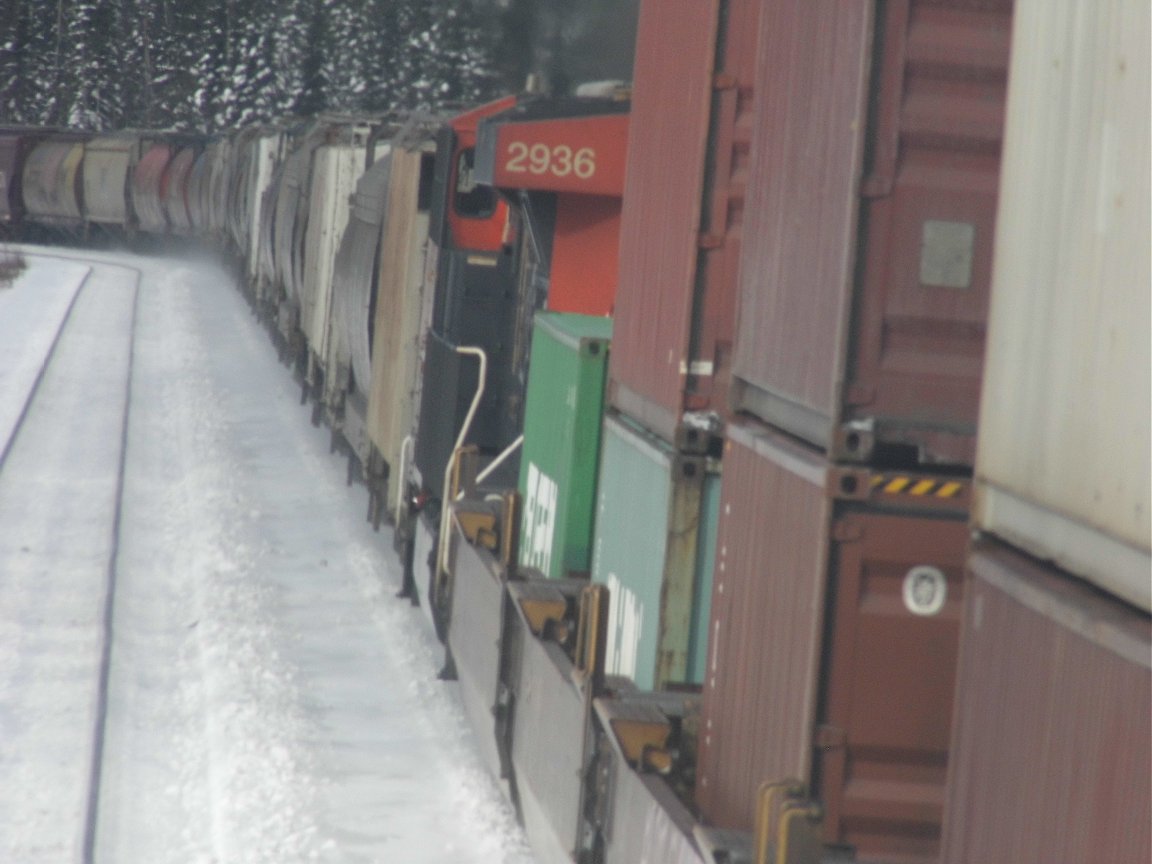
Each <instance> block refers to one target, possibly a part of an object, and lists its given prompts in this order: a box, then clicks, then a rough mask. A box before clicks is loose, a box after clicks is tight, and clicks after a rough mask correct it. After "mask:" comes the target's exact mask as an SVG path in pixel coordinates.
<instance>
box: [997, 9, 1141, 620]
mask: <svg viewBox="0 0 1152 864" xmlns="http://www.w3.org/2000/svg"><path fill="white" fill-rule="evenodd" d="M1016 16H1017V27H1016V28H1015V31H1014V36H1013V40H1014V41H1013V45H1012V76H1011V92H1010V94H1009V100H1008V120H1007V138H1006V145H1005V156H1004V172H1003V178H1002V189H1003V191H1002V197H1001V208H1000V215H999V226H998V236H997V244H996V272H995V275H994V278H993V293H992V311H991V330H990V334H989V344H988V357H987V361H986V366H987V372H986V378H985V384H984V386H985V394H984V413H983V416H982V418H981V430H980V441H979V454H978V459H977V478H978V484H977V494H976V509H975V517H976V521H977V523H978V524H979V525H980V527H982V528H984V529H985V530H987V531H989V532H991V533H994V534H996V535H997V536H999V537H1001V538H1002V539H1004V540H1006V541H1008V542H1010V543H1011V544H1013V545H1015V546H1018V547H1021V548H1023V549H1025V550H1026V551H1028V552H1030V553H1031V554H1033V555H1036V556H1038V557H1040V558H1043V559H1048V560H1051V561H1054V562H1055V563H1056V564H1057V565H1058V566H1059V567H1061V568H1063V569H1065V570H1068V571H1070V572H1072V573H1075V574H1077V575H1080V576H1083V577H1085V578H1087V579H1090V580H1091V581H1093V582H1094V583H1095V584H1097V585H1098V586H1100V587H1101V588H1103V589H1104V590H1106V591H1110V592H1112V593H1113V594H1115V595H1117V596H1118V597H1121V598H1123V599H1124V600H1126V601H1127V602H1129V603H1133V604H1135V605H1136V606H1138V607H1139V608H1141V609H1143V610H1144V611H1146V612H1147V611H1149V610H1152V580H1150V579H1149V573H1152V556H1150V554H1149V549H1150V547H1152V543H1150V541H1152V523H1150V520H1149V513H1150V512H1152V500H1150V497H1149V491H1150V490H1149V486H1150V482H1152V481H1150V478H1152V466H1150V463H1149V454H1150V453H1152V441H1150V432H1149V416H1150V415H1152V407H1150V394H1152V372H1150V370H1152V357H1150V344H1152V340H1150V339H1149V330H1148V322H1149V319H1150V317H1152V302H1150V293H1152V292H1149V284H1152V265H1150V257H1152V245H1150V244H1149V239H1148V238H1149V236H1152V226H1150V216H1149V207H1148V201H1149V197H1150V191H1149V189H1150V184H1149V165H1150V162H1152V159H1150V156H1149V153H1150V142H1149V126H1150V124H1149V104H1150V102H1152V94H1150V85H1149V44H1150V24H1149V5H1148V3H1147V2H1143V0H1106V2H1096V3H1092V4H1089V5H1088V6H1084V5H1083V4H1080V3H1075V2H1071V0H1059V2H1047V0H1044V2H1034V0H1020V2H1018V3H1017V10H1016ZM1053 142H1060V143H1059V146H1054V145H1053Z"/></svg>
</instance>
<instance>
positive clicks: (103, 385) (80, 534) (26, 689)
mask: <svg viewBox="0 0 1152 864" xmlns="http://www.w3.org/2000/svg"><path fill="white" fill-rule="evenodd" d="M38 257H44V258H52V259H57V260H58V261H59V262H61V279H62V280H64V281H63V282H62V284H61V285H53V286H50V287H48V288H45V290H44V291H42V292H39V293H40V294H41V295H43V296H38V297H36V298H35V299H36V300H37V301H42V304H43V305H42V306H41V307H39V308H38V309H35V310H33V311H32V312H31V313H28V309H31V306H29V307H28V309H25V310H24V312H23V313H21V314H35V315H39V316H40V318H39V320H38V321H36V322H32V321H27V322H24V325H23V326H27V327H28V328H29V329H27V330H25V331H24V336H26V337H27V344H25V345H23V346H22V347H21V350H20V353H19V356H20V358H21V360H20V364H19V365H16V364H11V365H6V366H5V367H4V369H3V371H0V383H3V384H4V385H5V386H4V387H3V388H0V395H3V396H4V405H5V406H6V407H5V410H4V412H3V413H0V588H2V591H0V656H3V658H4V662H3V664H0V667H2V668H0V704H2V705H3V706H5V707H4V708H3V709H0V766H2V767H3V772H2V773H4V774H5V775H6V780H5V784H4V788H3V789H2V790H0V808H3V809H5V810H6V811H7V812H11V813H16V814H19V817H20V823H19V824H23V825H24V826H26V830H24V831H22V832H21V838H22V839H19V840H15V841H9V842H10V843H12V842H15V843H17V844H19V845H17V847H16V848H11V847H9V848H7V849H5V850H4V851H5V852H7V853H8V854H15V855H18V856H20V860H27V861H49V860H51V861H82V862H84V864H89V862H92V861H93V860H94V855H95V842H96V827H97V823H98V820H99V814H100V797H101V780H102V775H103V766H104V756H105V745H104V741H105V736H106V732H107V728H106V725H107V717H108V682H109V678H110V676H111V670H112V665H113V663H114V659H115V658H114V656H113V643H114V639H113V635H114V634H113V613H114V610H115V607H116V602H117V597H116V593H117V558H118V552H119V545H120V513H121V505H122V501H123V491H124V477H125V462H126V458H127V440H128V439H127V433H128V418H129V413H130V409H131V382H132V374H133V342H134V336H135V327H136V307H137V300H138V295H139V285H140V279H139V273H133V274H132V276H131V278H129V279H125V276H124V273H123V272H115V271H117V270H119V271H124V270H125V269H126V268H122V267H121V268H112V267H109V266H106V265H100V264H84V265H81V264H79V263H77V262H76V261H75V259H71V258H68V257H66V256H38ZM69 280H71V281H69ZM14 290H19V287H17V289H14ZM19 299H20V298H14V297H13V296H12V295H10V296H9V297H7V298H4V297H0V301H4V302H6V303H7V304H8V306H9V307H19ZM21 308H23V307H21ZM46 309H47V310H48V311H45V310H46ZM53 315H58V316H59V317H58V320H56V321H55V322H53V320H52V316H53ZM45 316H47V317H45ZM12 321H13V319H12V318H11V317H10V318H9V325H8V326H13V324H12V323H11V322H12ZM17 329H19V328H17ZM13 332H15V331H13ZM12 341H13V340H11V339H8V342H9V344H10V345H11V343H12ZM45 753H51V754H52V756H53V757H54V758H51V759H49V760H47V761H45V760H44V759H43V758H42V757H43V755H44V754H45ZM45 765H47V766H48V767H47V768H45ZM28 829H30V830H28ZM0 845H2V844H0Z"/></svg>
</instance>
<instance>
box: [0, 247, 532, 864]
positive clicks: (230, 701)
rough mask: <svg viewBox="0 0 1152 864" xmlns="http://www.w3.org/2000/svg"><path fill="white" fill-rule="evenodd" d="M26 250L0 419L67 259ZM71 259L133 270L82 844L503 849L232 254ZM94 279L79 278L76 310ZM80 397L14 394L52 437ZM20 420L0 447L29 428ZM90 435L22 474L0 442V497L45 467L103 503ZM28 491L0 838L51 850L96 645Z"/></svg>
mask: <svg viewBox="0 0 1152 864" xmlns="http://www.w3.org/2000/svg"><path fill="white" fill-rule="evenodd" d="M77 254H78V253H77ZM87 257H93V256H87ZM29 260H30V263H31V265H32V266H31V267H30V270H29V272H28V273H27V274H25V276H23V277H22V278H21V279H20V281H18V282H17V284H16V285H15V286H14V287H13V288H10V289H0V357H2V358H3V364H2V365H0V422H7V423H8V424H9V426H11V425H12V423H11V421H9V420H7V419H6V418H8V417H9V416H10V415H12V412H13V411H14V410H15V411H17V412H18V409H14V408H13V405H12V404H10V403H15V402H19V401H20V399H21V397H20V395H19V394H20V393H23V392H27V390H28V387H29V385H28V384H27V380H28V373H27V371H26V367H27V362H26V361H27V358H28V357H29V356H35V354H36V353H37V352H39V353H40V356H44V353H45V349H44V348H43V345H44V344H45V342H44V340H46V339H47V340H48V342H49V343H50V342H51V336H52V335H54V329H53V328H52V326H51V323H50V322H52V320H53V316H56V320H59V315H58V314H57V312H53V311H52V309H57V310H66V308H67V303H68V302H71V301H70V299H68V300H67V301H65V300H64V299H62V298H65V297H66V296H67V290H66V289H65V288H62V287H61V286H64V285H66V284H68V282H69V280H71V282H72V284H73V285H75V284H77V283H78V281H79V280H80V279H82V278H83V276H82V275H79V274H82V273H83V270H82V269H77V267H78V265H75V264H61V263H59V262H57V263H51V261H50V259H47V258H38V257H36V256H32V257H30V259H29ZM108 264H113V265H118V266H113V267H109V266H107V265H108ZM91 266H92V268H93V273H94V274H99V275H100V277H101V280H107V279H115V278H120V279H122V280H124V281H125V282H126V283H130V282H131V281H132V280H133V279H134V276H133V275H132V274H131V271H130V269H125V268H138V269H139V270H140V271H142V278H141V281H140V294H139V301H138V308H137V326H136V328H135V337H134V341H133V343H132V350H133V352H134V357H133V363H132V367H131V376H130V379H131V389H130V405H131V410H130V412H129V416H128V427H127V437H126V442H127V449H126V457H125V471H124V478H123V483H124V486H123V507H122V512H121V517H120V524H119V531H118V533H116V538H117V539H118V543H119V548H118V552H117V553H116V554H115V557H114V569H115V576H116V582H117V593H116V600H115V607H114V616H113V621H114V628H113V629H114V637H113V643H112V652H111V656H112V664H111V674H110V678H109V700H108V719H107V732H106V735H105V737H104V741H103V770H102V772H101V791H100V796H99V799H98V806H97V808H96V835H95V836H96V843H95V847H96V860H98V861H104V862H114V864H133V862H141V864H143V862H148V864H157V862H181V864H189V862H191V864H201V862H202V864H209V862H220V864H233V862H259V864H290V862H296V861H301V862H304V861H325V862H350V864H351V862H405V864H407V862H416V864H419V862H428V864H439V862H453V864H458V862H477V864H489V862H508V864H513V862H515V864H524V862H527V861H528V860H529V856H528V853H527V852H526V850H525V847H524V845H523V841H522V839H521V835H520V832H519V830H518V829H517V828H516V826H515V824H514V821H513V817H512V815H511V812H510V810H509V808H508V807H507V806H506V804H505V802H504V800H503V798H502V797H501V796H500V794H499V792H498V790H497V789H496V786H495V784H494V783H493V781H491V780H490V778H489V777H488V776H487V775H486V774H485V773H484V772H483V770H482V768H481V767H480V764H479V762H478V760H477V757H476V754H475V744H474V742H473V740H472V738H471V733H470V732H469V731H468V729H467V726H466V725H465V721H464V718H463V712H462V710H461V707H460V705H459V701H458V698H457V696H456V692H455V685H453V684H446V683H443V682H439V681H437V680H436V679H435V674H436V671H437V669H438V668H439V665H440V660H441V656H442V655H441V652H440V649H439V647H438V646H437V645H436V644H435V642H434V640H433V639H432V638H431V636H430V635H429V633H428V631H427V629H426V628H425V626H424V625H423V623H422V621H421V619H420V617H419V612H418V611H417V610H414V609H413V608H412V607H411V606H409V605H408V603H407V601H400V600H397V599H396V598H395V597H394V595H395V592H396V590H397V589H398V588H399V584H400V573H399V567H398V563H397V562H396V560H395V557H394V555H393V554H392V552H391V540H390V537H389V536H388V534H387V532H386V531H382V532H381V533H380V534H375V533H373V532H372V531H371V528H370V527H369V526H368V525H367V523H366V522H365V518H364V517H365V509H366V505H367V502H366V495H365V494H364V491H363V490H362V489H360V488H357V487H354V488H348V487H346V486H345V483H344V478H345V466H344V464H343V462H342V460H341V459H340V458H339V457H336V456H332V455H330V454H329V450H328V433H327V431H326V430H320V429H315V428H313V427H311V425H310V424H309V422H308V410H307V409H306V408H302V407H301V406H300V405H299V398H298V390H297V389H296V386H295V384H294V383H293V382H292V380H291V378H290V376H289V375H288V373H287V372H286V370H284V369H283V368H282V367H280V366H279V365H278V364H277V363H276V361H275V354H274V352H273V351H272V349H271V346H270V345H269V344H268V343H267V338H266V336H265V334H264V332H263V331H262V330H261V329H260V327H259V326H258V324H257V322H255V321H254V320H253V319H252V318H251V317H250V315H249V312H248V309H247V307H246V305H245V304H244V302H243V300H242V299H241V297H240V295H239V293H238V292H237V290H236V288H235V286H234V285H233V284H231V277H230V276H229V275H228V274H227V273H226V272H225V271H224V270H222V269H220V268H219V267H217V266H215V265H212V264H205V263H193V262H189V261H183V260H175V259H141V258H135V257H131V256H116V257H107V258H105V259H103V260H102V261H101V262H97V263H93V264H92V265H91ZM116 274H120V275H119V276H116ZM89 282H90V283H92V282H93V280H92V279H89ZM101 284H103V283H101ZM97 287H99V286H98V285H96V284H88V285H85V287H84V288H82V289H81V290H80V291H79V294H78V299H77V307H76V310H75V311H79V310H80V304H81V301H84V300H85V298H86V297H88V296H92V295H94V294H95V291H94V289H95V288H97ZM106 293H107V292H105V294H104V295H99V296H101V297H105V296H106ZM33 297H35V298H36V301H35V302H30V298H33ZM51 304H55V305H51ZM96 305H98V306H99V305H101V304H96ZM105 305H106V302H105ZM49 307H51V308H49ZM17 309H23V310H24V311H23V312H20V313H19V314H17V313H16V311H14V310H17ZM60 314H63V312H60ZM107 314H108V313H107V312H105V315H107ZM73 317H75V314H74V315H73ZM18 320H19V321H20V322H22V323H20V324H16V323H14V322H17V321H18ZM32 320H38V321H39V322H40V323H39V324H37V325H36V326H32V325H31V324H29V323H28V322H30V321H32ZM118 327H120V325H118V324H117V325H115V326H113V327H110V326H109V325H108V324H107V323H105V324H103V325H100V328H102V329H100V328H96V327H94V328H93V329H92V330H91V331H90V332H89V333H88V334H87V335H86V336H85V337H83V339H82V340H81V341H82V342H83V343H84V346H85V347H84V350H85V351H88V352H89V353H88V364H87V367H86V368H88V369H89V374H90V375H92V376H94V380H96V381H101V380H106V381H109V382H114V381H115V379H116V374H117V373H116V368H117V366H116V362H112V361H113V359H114V358H116V357H122V356H123V349H125V348H126V347H127V346H126V345H120V346H117V345H115V344H113V343H114V342H115V338H116V337H115V333H117V332H119V330H117V329H116V328H118ZM48 330H53V333H52V334H48V333H47V331H48ZM65 336H66V337H67V339H68V340H71V339H72V338H74V336H73V334H71V333H70V331H66V333H65ZM76 338H80V337H76ZM65 341H66V340H65V339H63V338H62V340H61V344H62V345H63V344H65ZM18 342H19V344H21V345H22V346H23V347H21V348H20V349H19V350H15V351H14V350H13V348H12V346H13V345H15V344H17V343H18ZM37 346H39V347H37ZM117 362H119V361H117ZM13 370H24V371H21V372H19V374H17V373H16V372H15V371H13ZM120 375H121V379H120V380H121V381H123V370H122V369H121V372H120ZM48 377H49V376H48V375H45V384H46V383H47V381H48ZM21 382H24V383H21ZM91 386H92V387H93V388H94V389H92V390H90V392H91V393H93V394H96V393H99V392H102V391H101V390H100V388H99V386H98V385H95V384H94V385H91ZM108 387H109V388H111V389H109V390H108V392H114V388H113V387H112V385H110V384H109V385H108ZM51 392H52V391H50V390H48V389H47V388H46V387H45V386H42V387H41V390H40V395H41V396H42V397H44V398H46V399H50V400H51V399H55V398H56V397H53V396H51ZM109 398H110V397H109ZM111 401H115V400H111ZM95 407H96V406H94V405H93V404H91V400H89V404H88V405H87V406H84V407H82V408H77V407H76V406H71V407H69V406H66V405H63V404H52V403H49V404H41V405H40V407H39V408H38V409H37V410H38V411H40V412H41V413H42V415H43V417H44V418H46V419H45V421H44V422H45V423H46V425H47V427H49V428H52V429H53V433H52V434H53V435H55V436H56V438H55V439H54V440H58V441H61V442H63V444H62V445H61V446H62V447H63V449H64V450H65V451H66V452H72V453H73V456H75V454H76V453H77V452H83V449H82V448H80V447H79V446H78V445H79V442H81V441H84V440H86V439H88V438H89V437H93V434H94V430H95V428H96V427H95V425H94V424H95V421H96V420H97V419H98V418H99V417H100V416H101V415H102V411H100V410H94V409H95ZM110 410H111V409H110ZM111 413H112V414H114V413H115V412H114V411H111ZM3 428H7V427H0V431H2V429H3ZM26 429H27V424H25V427H23V428H22V430H21V434H20V435H19V436H18V439H17V441H16V442H15V444H14V446H13V451H12V452H13V456H14V457H16V456H17V455H18V454H17V451H18V448H23V447H25V446H30V445H29V444H28V443H27V440H28V439H30V438H31V437H32V436H31V435H30V433H29V434H28V435H27V436H26V433H25V430H26ZM95 437H99V438H100V439H101V440H103V439H104V437H105V436H103V435H99V436H95ZM112 458H113V457H112V456H111V455H106V456H90V457H86V458H85V459H83V460H79V461H77V460H76V459H75V458H72V459H71V461H69V459H67V458H66V459H64V461H58V460H53V459H47V458H46V457H40V458H39V459H38V460H28V461H22V463H21V464H25V465H26V467H25V468H24V469H22V470H25V471H29V472H32V473H31V474H29V475H27V477H24V478H22V479H21V481H20V483H19V484H15V485H14V484H10V483H6V481H7V480H8V476H7V475H9V474H10V473H11V474H12V475H13V476H15V469H14V468H12V467H11V466H12V465H13V464H16V463H15V462H13V460H9V463H8V464H6V465H4V466H3V467H0V504H2V503H3V502H7V506H8V507H9V509H10V511H12V512H15V511H18V510H20V509H21V507H23V506H24V505H26V504H27V503H28V499H29V498H35V497H37V496H39V495H41V491H40V490H41V489H43V488H49V487H50V488H53V489H55V490H57V491H58V492H63V493H64V494H65V495H69V494H71V495H72V496H74V497H77V498H79V499H81V500H82V501H86V502H87V504H88V506H90V507H91V508H94V509H96V510H99V509H100V507H102V506H106V504H100V503H99V502H100V501H102V500H103V499H100V498H99V497H98V496H97V497H93V496H91V495H89V493H88V491H87V488H88V481H89V480H90V478H92V477H97V476H105V475H106V474H107V472H108V470H109V467H108V465H107V464H105V463H106V462H107V461H108V460H110V459H112ZM36 472H39V473H38V474H36ZM33 475H35V476H33ZM5 496H7V497H5ZM22 502H23V503H22ZM27 509H29V510H33V511H36V512H38V513H39V515H38V516H37V517H36V518H37V519H39V520H41V521H45V522H46V523H47V524H44V525H39V527H37V528H35V529H34V530H36V531H39V532H40V533H41V536H44V537H48V538H51V542H45V543H44V544H34V545H30V544H28V543H27V541H26V537H27V536H28V532H29V531H32V530H33V529H32V528H29V527H28V526H27V524H25V526H24V527H21V528H16V529H13V528H11V527H10V525H9V522H8V521H7V520H5V519H0V777H3V778H5V779H4V783H3V784H0V787H3V791H0V861H20V862H29V864H36V862H45V864H47V862H52V864H57V862H60V861H62V860H63V861H67V860H76V859H75V858H74V857H73V855H74V853H75V851H76V850H77V849H78V847H79V844H80V842H81V841H80V837H81V835H82V833H83V826H82V824H80V823H81V822H82V816H83V814H82V813H81V814H77V813H76V812H75V811H76V809H77V808H80V809H83V808H82V806H81V804H82V799H83V797H84V795H85V793H86V790H85V789H84V788H83V784H84V782H86V779H87V776H88V762H89V761H90V760H89V756H88V754H89V753H90V751H91V749H92V748H91V736H92V733H91V729H92V717H91V715H92V712H93V708H92V695H91V694H92V692H93V689H94V685H93V683H92V681H91V678H90V674H89V673H90V672H91V669H90V668H89V667H91V666H95V665H96V663H95V660H92V661H91V662H89V663H87V665H84V664H80V666H79V667H77V664H76V663H75V662H72V659H74V658H75V656H77V655H79V656H84V655H85V652H88V654H89V655H90V653H91V650H92V649H91V646H92V645H93V644H94V643H95V641H98V638H99V637H98V634H97V632H96V628H97V627H98V624H99V620H98V619H99V615H100V614H101V610H100V609H92V608H90V607H91V605H93V604H95V603H96V600H95V594H96V593H98V591H97V589H96V588H95V587H92V588H91V590H89V589H88V588H84V587H83V586H84V585H87V582H86V580H90V579H95V578H96V577H94V576H93V577H90V576H89V575H88V571H87V570H83V571H82V569H81V568H80V567H79V566H78V565H77V564H76V563H75V561H74V560H73V558H74V557H75V556H72V557H69V554H67V553H66V552H65V551H62V550H65V549H66V548H67V547H68V546H69V544H70V542H71V541H69V540H68V538H69V536H70V532H73V528H74V527H75V526H69V525H67V524H62V522H61V517H60V515H59V514H58V513H57V514H56V515H53V513H52V512H45V511H44V509H43V508H27ZM25 521H26V520H25ZM17 524H19V523H17ZM102 524H106V523H102ZM93 530H97V529H93ZM14 532H15V533H14ZM97 533H98V532H97ZM17 534H18V535H19V536H17ZM100 542H101V543H103V544H105V546H107V544H108V542H109V538H108V537H104V538H102V539H101V541H100ZM97 545H99V544H97ZM17 563H19V566H20V568H22V569H20V570H19V573H23V574H26V575H25V576H24V577H19V578H18V575H19V574H18V573H17V569H16V565H17ZM89 569H91V568H89ZM105 569H106V568H105ZM101 578H102V575H101ZM64 587H67V588H68V591H69V592H72V593H77V592H78V593H79V594H80V595H84V596H87V598H88V599H87V600H86V601H84V602H82V603H81V606H82V607H83V608H79V609H77V608H64V605H65V604H63V602H62V601H61V599H60V598H59V596H58V595H57V594H56V593H53V592H54V591H55V590H56V589H60V590H63V589H64ZM47 589H52V590H47ZM69 596H71V594H70V595H69ZM85 603H87V604H88V605H85ZM68 658H72V659H69V662H68V663H65V662H63V660H64V659H68ZM30 671H31V672H34V674H29V673H30ZM32 680H34V681H35V686H34V687H33V686H32V685H31V684H30V683H29V682H30V681H32ZM61 706H64V707H65V708H67V710H62V709H61ZM14 730H22V731H21V734H19V735H15V734H13V732H14ZM59 742H66V746H65V745H61V744H60V743H59ZM85 748H87V749H85ZM56 776H63V777H67V778H69V779H71V780H72V781H73V782H72V785H71V786H69V785H68V783H64V784H63V787H62V791H58V792H53V791H52V788H51V784H47V785H46V784H45V782H44V780H45V778H52V777H56ZM12 781H15V782H12ZM63 790H66V792H65V791H63ZM42 793H43V794H42ZM62 853H63V854H62Z"/></svg>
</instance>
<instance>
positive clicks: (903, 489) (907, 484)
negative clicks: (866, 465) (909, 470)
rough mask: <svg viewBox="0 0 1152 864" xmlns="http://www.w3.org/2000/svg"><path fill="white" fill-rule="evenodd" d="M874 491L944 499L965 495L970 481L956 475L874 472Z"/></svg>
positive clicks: (885, 493) (872, 482)
mask: <svg viewBox="0 0 1152 864" xmlns="http://www.w3.org/2000/svg"><path fill="white" fill-rule="evenodd" d="M871 485H872V492H873V493H874V494H875V493H880V494H884V495H906V496H909V497H912V498H922V499H927V498H935V499H938V500H943V501H950V500H956V499H959V498H962V497H964V494H965V493H966V492H967V491H968V485H969V484H968V482H967V481H964V480H957V479H956V478H954V477H925V476H923V475H916V474H874V475H873V476H872V480H871Z"/></svg>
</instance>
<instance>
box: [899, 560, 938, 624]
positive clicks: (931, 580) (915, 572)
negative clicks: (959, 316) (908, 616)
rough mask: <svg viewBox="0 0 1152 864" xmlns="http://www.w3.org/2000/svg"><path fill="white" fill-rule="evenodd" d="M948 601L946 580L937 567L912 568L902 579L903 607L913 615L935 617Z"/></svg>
mask: <svg viewBox="0 0 1152 864" xmlns="http://www.w3.org/2000/svg"><path fill="white" fill-rule="evenodd" d="M947 599H948V579H947V578H946V577H945V576H944V573H943V571H942V570H940V569H939V568H937V567H927V566H921V567H913V568H912V569H911V570H909V571H908V575H907V576H905V577H904V605H905V606H907V607H908V611H909V612H911V613H912V614H913V615H935V614H936V613H938V612H939V611H940V610H941V609H943V608H944V601H945V600H947Z"/></svg>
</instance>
